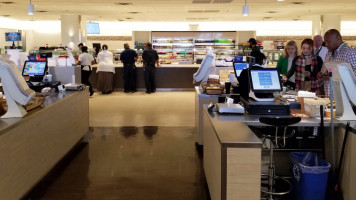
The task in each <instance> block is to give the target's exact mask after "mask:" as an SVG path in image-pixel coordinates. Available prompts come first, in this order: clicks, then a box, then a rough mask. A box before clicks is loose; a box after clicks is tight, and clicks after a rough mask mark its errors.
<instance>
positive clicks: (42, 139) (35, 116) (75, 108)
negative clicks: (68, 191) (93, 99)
mask: <svg viewBox="0 0 356 200" xmlns="http://www.w3.org/2000/svg"><path fill="white" fill-rule="evenodd" d="M88 130H89V95H88V91H86V90H84V91H80V92H70V91H66V92H61V93H58V92H57V93H53V94H52V95H50V96H47V97H46V99H45V102H44V103H43V105H42V107H38V108H35V109H34V110H31V111H30V112H28V114H27V115H25V116H24V117H23V118H11V119H0V163H1V165H0V199H8V200H12V199H21V198H22V197H23V196H24V195H25V194H26V193H27V192H29V191H30V190H31V189H32V188H33V187H34V186H35V185H36V184H37V183H38V182H39V181H40V180H41V179H42V178H43V177H44V176H45V175H46V174H47V173H48V172H49V171H50V170H51V169H52V168H53V167H54V166H55V165H56V164H57V163H58V162H59V161H60V160H61V159H62V158H63V157H64V156H65V155H66V154H67V153H68V152H69V151H70V150H71V149H72V148H73V147H74V146H75V145H76V144H77V143H78V142H79V141H80V140H81V138H82V137H83V136H84V135H85V134H86V133H87V131H88Z"/></svg>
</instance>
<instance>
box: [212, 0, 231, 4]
mask: <svg viewBox="0 0 356 200" xmlns="http://www.w3.org/2000/svg"><path fill="white" fill-rule="evenodd" d="M232 1H233V0H214V1H213V3H231V2H232Z"/></svg>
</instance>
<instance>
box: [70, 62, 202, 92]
mask: <svg viewBox="0 0 356 200" xmlns="http://www.w3.org/2000/svg"><path fill="white" fill-rule="evenodd" d="M199 67H200V64H161V65H160V66H159V67H156V73H155V76H156V87H157V89H172V90H193V89H194V86H195V85H198V84H195V85H194V84H193V74H194V73H195V72H196V71H197V70H198V68H199ZM96 69H97V65H93V71H92V73H91V75H90V78H89V80H90V82H91V84H92V86H93V87H94V88H96V85H97V81H98V74H97V73H96ZM79 73H80V71H79ZM136 73H137V74H136V77H137V78H136V86H137V89H145V88H146V87H145V81H144V76H143V67H142V65H141V66H137V72H136ZM76 77H78V76H77V75H76ZM123 77H124V70H123V65H122V64H117V65H115V75H114V87H115V89H116V90H123V88H124V80H123ZM79 80H80V79H79Z"/></svg>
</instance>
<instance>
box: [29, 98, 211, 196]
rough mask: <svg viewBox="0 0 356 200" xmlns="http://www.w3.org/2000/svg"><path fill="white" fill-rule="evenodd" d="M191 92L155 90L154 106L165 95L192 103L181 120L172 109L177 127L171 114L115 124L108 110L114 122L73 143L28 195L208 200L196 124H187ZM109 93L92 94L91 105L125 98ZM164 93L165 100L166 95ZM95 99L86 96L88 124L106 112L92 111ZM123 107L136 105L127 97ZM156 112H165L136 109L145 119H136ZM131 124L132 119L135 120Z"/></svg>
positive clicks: (158, 114)
mask: <svg viewBox="0 0 356 200" xmlns="http://www.w3.org/2000/svg"><path fill="white" fill-rule="evenodd" d="M192 93H193V92H188V93H187V92H170V93H164V94H157V93H156V94H157V96H159V97H160V100H159V101H154V102H155V105H153V106H159V105H160V104H162V102H165V100H167V99H176V100H175V101H177V102H178V101H179V98H180V97H181V103H182V105H184V104H187V105H186V106H188V108H189V106H191V107H193V110H190V109H189V110H188V111H184V110H183V111H180V113H179V115H181V114H182V113H183V112H186V114H187V115H189V116H186V117H185V119H180V118H182V117H183V116H181V117H179V115H176V116H173V115H174V113H172V116H173V118H176V119H177V120H178V123H177V126H173V124H174V121H173V122H172V119H169V120H168V121H167V120H165V119H164V117H157V118H156V120H153V121H152V122H151V124H150V125H149V126H142V125H141V126H140V125H138V126H119V127H114V125H115V123H118V122H117V121H116V120H117V119H119V118H120V117H117V116H115V114H114V112H112V114H110V115H109V117H107V118H106V120H107V121H108V122H107V123H106V125H107V124H110V123H111V125H112V126H111V127H97V126H94V127H93V128H92V131H91V132H90V134H89V135H88V136H87V137H86V138H85V139H86V140H87V141H88V143H87V144H86V145H83V146H81V147H79V148H77V151H76V152H74V153H72V154H71V157H70V158H69V159H67V160H66V161H64V162H63V163H62V164H61V166H60V167H58V169H57V170H55V172H54V173H52V174H51V176H49V177H47V182H45V183H44V184H42V186H41V187H37V188H35V189H34V190H33V191H32V194H31V195H29V196H28V197H26V199H41V200H67V199H68V200H77V199H78V200H79V199H88V200H119V199H120V200H141V199H142V200H207V199H210V198H209V192H208V189H207V185H206V180H205V176H204V171H203V167H202V166H203V163H202V155H200V154H199V153H198V151H197V150H196V148H195V137H196V135H195V133H194V129H195V128H194V126H192V125H190V124H194V106H192V105H194V95H192ZM156 94H155V95H156ZM129 95H130V94H129ZM112 96H113V98H112V100H110V97H109V96H104V95H94V98H96V100H95V101H96V102H94V104H95V103H98V102H100V101H107V102H106V103H107V105H110V103H112V104H114V103H120V101H119V102H116V101H117V100H124V99H125V96H124V95H122V94H117V95H115V94H113V95H112ZM164 96H166V97H167V99H164V98H163V97H164ZM190 96H193V99H190ZM131 97H134V95H132V96H131ZM94 98H91V99H90V107H91V108H90V109H91V114H90V119H91V123H92V122H93V121H94V122H95V123H97V122H98V121H97V120H96V119H99V118H100V116H105V113H96V114H93V113H92V110H93V109H95V110H96V112H99V109H97V108H93V101H94ZM100 98H105V99H104V100H103V99H100ZM152 98H153V96H147V98H146V97H144V96H143V97H141V100H143V102H142V103H143V104H144V103H145V100H146V101H148V100H152ZM163 104H164V103H163ZM151 105H152V104H151ZM96 106H97V105H96ZM126 106H132V107H133V106H136V105H135V104H132V103H130V101H127V103H126ZM142 109H145V108H142ZM104 110H105V109H104ZM160 112H163V111H160V109H157V110H156V113H153V114H152V113H151V111H147V110H146V112H144V111H143V112H138V113H137V115H140V116H141V117H142V119H145V120H142V121H138V122H139V123H142V122H145V123H148V122H149V120H148V119H149V118H150V117H152V115H155V116H163V113H160ZM164 112H167V111H164ZM142 113H146V114H142ZM117 115H121V114H119V113H118V114H117ZM190 115H193V116H190ZM132 116H133V117H135V114H134V113H132ZM177 116H178V117H177ZM136 117H138V116H136ZM186 118H191V119H192V120H193V121H192V122H188V121H186ZM157 119H158V120H157ZM160 120H161V121H160ZM165 121H167V122H166V123H165ZM125 123H126V122H123V124H125ZM130 123H132V124H134V122H130Z"/></svg>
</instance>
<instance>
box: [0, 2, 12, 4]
mask: <svg viewBox="0 0 356 200" xmlns="http://www.w3.org/2000/svg"><path fill="white" fill-rule="evenodd" d="M0 3H1V4H14V3H15V2H12V1H2V2H0Z"/></svg>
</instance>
